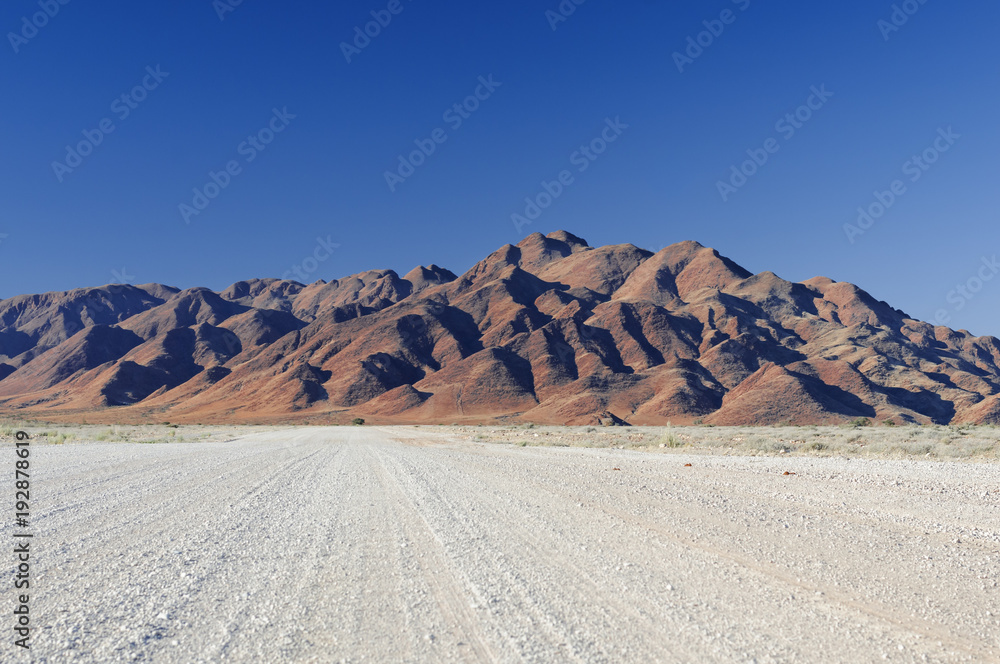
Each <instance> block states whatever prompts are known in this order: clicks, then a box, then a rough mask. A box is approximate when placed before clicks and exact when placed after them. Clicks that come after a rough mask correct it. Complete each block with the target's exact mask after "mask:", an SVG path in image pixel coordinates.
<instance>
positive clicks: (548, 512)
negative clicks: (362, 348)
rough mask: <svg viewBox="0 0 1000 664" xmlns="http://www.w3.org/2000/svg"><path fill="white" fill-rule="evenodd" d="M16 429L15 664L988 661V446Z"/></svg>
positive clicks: (808, 439)
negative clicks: (27, 539)
mask: <svg viewBox="0 0 1000 664" xmlns="http://www.w3.org/2000/svg"><path fill="white" fill-rule="evenodd" d="M8 424H9V426H8V427H7V428H5V429H4V430H3V431H2V433H3V434H4V437H5V438H7V437H9V435H10V434H11V433H13V432H14V431H15V430H18V429H22V428H23V429H24V430H26V431H29V433H30V434H31V435H32V439H31V441H32V446H31V450H32V456H31V459H32V466H31V467H32V531H33V534H34V538H33V541H32V547H33V549H32V551H33V556H34V558H33V567H32V575H33V576H32V591H33V597H32V624H33V626H34V627H35V632H34V634H33V637H32V642H33V643H32V649H31V652H30V656H29V655H28V654H26V653H18V652H14V648H13V646H12V644H11V643H10V641H8V642H7V643H5V644H4V645H3V652H4V656H3V659H4V661H29V660H30V661H36V662H108V661H151V662H178V663H180V662H184V663H192V662H223V661H255V662H341V661H343V662H427V661H442V662H493V661H496V662H522V661H526V662H563V661H565V662H692V661H699V662H759V663H762V662H792V661H796V662H804V661H808V662H870V661H895V662H923V661H932V662H985V661H1000V624H998V620H1000V616H998V613H1000V602H998V588H997V579H998V573H1000V509H998V507H1000V499H998V496H1000V489H998V487H1000V466H998V465H997V462H996V461H997V454H996V451H997V448H998V445H997V440H998V439H1000V431H998V430H997V429H994V428H993V427H988V426H977V427H972V426H963V427H958V426H938V427H935V426H923V427H918V426H896V427H886V426H872V427H867V426H860V424H861V423H859V425H858V426H839V427H835V426H828V427H757V428H750V427H742V428H737V427H708V426H701V427H547V426H531V425H519V426H394V427H374V426H338V427H283V426H267V427H264V426H242V427H241V426H227V425H219V426H201V427H199V426H187V425H181V426H174V425H156V426H144V427H143V426H114V425H112V426H106V425H104V426H94V425H91V426H68V425H43V424H40V423H37V422H10V423H8ZM10 449H11V448H10V447H8V452H7V453H5V456H9V457H10V460H11V462H12V461H13V456H12V455H11V454H10ZM12 534H13V530H12V525H10V524H9V523H8V521H7V520H4V522H3V524H2V525H0V537H3V538H5V539H6V540H8V541H9V538H10V536H11V535H12Z"/></svg>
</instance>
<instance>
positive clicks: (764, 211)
mask: <svg viewBox="0 0 1000 664" xmlns="http://www.w3.org/2000/svg"><path fill="white" fill-rule="evenodd" d="M230 2H231V0H217V1H216V2H214V3H213V2H212V1H211V0H197V1H194V2H188V3H133V2H104V3H86V2H82V1H80V0H70V1H69V2H68V3H67V4H65V5H63V4H59V2H58V0H41V3H39V1H38V0H33V1H32V0H9V1H8V2H5V3H4V5H3V8H2V10H0V28H2V31H3V33H4V35H5V39H4V43H3V44H2V45H0V85H2V89H3V90H4V92H5V94H4V95H3V96H2V99H0V110H2V115H0V117H2V122H3V133H4V156H5V158H4V159H3V160H2V161H0V177H2V179H0V181H2V183H3V185H2V187H0V205H2V207H0V209H2V214H0V297H10V296H13V295H17V294H21V293H34V292H43V291H48V290H63V289H68V288H72V287H78V286H84V285H100V284H104V283H109V282H112V281H117V280H127V281H131V282H133V283H143V282H150V281H156V282H161V283H167V284H171V285H175V286H179V287H189V286H196V285H204V286H209V287H212V288H216V289H218V288H223V287H225V286H227V285H228V284H230V283H232V282H234V281H237V280H240V279H246V278H251V277H265V276H282V275H283V274H289V272H290V271H291V270H293V268H297V269H298V270H299V273H300V274H302V275H303V276H305V277H307V279H306V280H307V281H312V280H315V279H320V278H322V279H332V278H337V277H340V276H344V275H347V274H351V273H354V272H358V271H361V270H364V269H369V268H376V267H385V268H393V269H395V270H397V271H399V272H400V273H403V272H406V271H408V270H409V269H410V268H412V267H413V266H414V265H416V264H418V263H424V264H426V263H431V262H434V263H438V264H440V265H443V266H446V267H449V268H451V269H452V270H454V271H456V272H461V271H464V270H465V269H467V268H468V267H469V266H470V265H471V264H472V263H473V262H474V261H475V260H477V259H479V258H481V257H482V256H484V255H486V254H487V253H489V252H490V251H492V250H494V249H495V248H497V247H499V246H500V245H502V244H504V243H506V242H517V241H518V240H519V239H520V238H521V237H522V236H524V235H527V234H528V233H530V232H533V231H541V232H543V233H547V232H550V231H553V230H557V229H566V230H569V231H571V232H573V233H576V234H577V235H580V236H582V237H584V238H586V239H587V240H588V241H589V242H590V243H591V244H592V245H595V246H596V245H600V244H608V243H620V242H632V243H634V244H636V245H639V246H642V247H646V248H649V249H653V250H656V249H659V248H661V247H663V246H666V245H668V244H671V243H673V242H677V241H681V240H686V239H695V240H698V241H700V242H701V243H703V244H706V245H709V246H713V247H716V248H717V249H719V251H721V252H722V253H723V254H725V255H728V256H729V257H731V258H733V259H734V260H736V261H737V262H739V263H741V264H742V265H744V266H745V267H747V268H748V269H750V270H752V271H755V272H758V271H763V270H771V271H773V272H775V273H777V274H778V275H780V276H782V277H784V278H786V279H790V280H796V281H797V280H803V279H807V278H810V277H812V276H815V275H817V274H823V275H826V276H829V277H831V278H834V279H837V280H844V281H851V282H854V283H857V284H858V285H860V286H861V287H863V288H865V289H866V290H868V291H869V292H871V293H872V294H873V295H875V296H876V297H877V298H879V299H884V300H887V301H888V302H890V303H891V304H893V305H894V306H896V307H899V308H901V309H903V310H905V311H906V312H907V313H909V314H910V315H912V316H914V317H918V318H921V319H932V318H934V317H935V316H936V315H938V314H941V315H942V319H941V320H942V322H943V321H944V320H947V322H948V324H949V326H951V327H956V328H967V329H969V330H971V331H972V332H974V333H976V334H994V335H1000V319H998V316H997V314H996V312H997V311H998V310H1000V308H998V305H1000V278H996V279H994V278H993V277H994V272H995V269H994V268H993V267H992V265H993V263H992V258H993V256H994V255H995V254H996V253H1000V242H998V241H997V236H998V234H997V231H996V228H997V222H998V221H1000V214H998V210H1000V205H998V203H1000V187H998V186H997V184H998V178H997V175H998V165H997V155H998V154H1000V125H998V123H997V121H996V118H997V117H1000V112H998V111H1000V108H998V106H1000V104H998V102H1000V95H998V92H997V85H996V81H997V75H998V73H1000V71H998V65H1000V57H998V56H1000V42H998V41H997V40H996V38H995V32H996V26H997V25H998V24H1000V6H998V5H996V4H995V3H994V4H987V3H977V4H976V5H975V6H972V5H969V4H964V3H962V4H961V5H960V6H956V4H958V3H952V4H949V3H945V2H942V1H941V0H927V1H926V2H925V3H923V4H921V3H920V2H919V1H918V0H910V2H908V3H898V4H897V7H899V11H898V12H896V16H895V19H896V24H898V25H896V24H893V23H892V22H891V21H892V19H893V14H894V7H893V3H892V2H884V3H883V2H872V1H871V0H868V1H865V2H862V1H861V0H846V1H844V2H839V3H765V2H762V1H761V0H739V1H738V2H733V1H731V0H712V1H710V2H697V3H695V2H687V3H676V2H662V1H656V0H634V1H626V2H619V3H612V2H608V1H606V0H587V1H586V2H583V3H582V4H580V5H576V4H575V3H573V2H572V1H571V0H570V1H569V2H565V3H563V5H562V6H563V8H564V9H567V8H569V7H573V8H574V11H573V12H572V14H569V12H568V11H566V12H565V13H566V14H569V15H568V16H563V15H559V14H554V13H553V12H558V11H559V8H560V3H559V2H558V1H557V0H551V1H549V2H544V1H542V2H537V3H535V2H520V3H464V2H451V1H445V2H437V3H430V2H426V1H423V0H398V4H395V3H390V2H389V1H388V0H386V1H382V0H378V1H373V2H345V3H292V4H287V3H277V2H266V1H265V0H244V1H243V2H242V3H240V4H239V5H237V6H231V5H230V4H229V3H230ZM901 5H906V6H905V7H903V6H901ZM46 8H47V9H48V11H49V13H50V14H53V15H52V16H44V15H38V13H39V12H43V11H44V10H45V9H46ZM904 9H909V10H910V11H911V12H912V13H911V14H907V13H906V12H905V11H904ZM229 10H231V11H229ZM391 10H395V11H397V13H395V14H394V13H392V11H391ZM914 10H915V11H914ZM372 12H376V18H381V19H382V20H383V22H387V23H388V24H387V25H385V26H384V27H383V26H379V29H378V31H377V32H378V34H377V36H375V37H372V38H370V40H369V41H368V43H367V44H366V43H365V42H364V41H363V40H359V41H358V42H357V44H358V45H361V46H363V48H358V46H355V47H354V50H350V49H348V50H349V51H350V52H349V53H348V55H349V56H350V60H351V61H350V62H348V61H347V60H348V57H347V56H346V55H345V52H344V48H343V46H342V43H351V42H353V41H354V40H355V37H356V30H355V29H356V28H361V30H362V31H363V30H364V27H365V24H366V23H369V22H370V21H373V20H375V19H374V18H373V16H372ZM724 12H728V13H724ZM220 14H221V18H220ZM556 16H558V20H557V19H556V18H554V17H556ZM904 17H905V19H906V20H905V22H903V18H904ZM387 18H391V21H386V19H387ZM562 19H565V20H562ZM33 20H34V23H36V24H41V27H37V29H33V28H36V26H32V25H31V23H32V21H33ZM25 21H27V24H26V23H25ZM880 21H885V22H886V23H882V24H881V27H880V23H879V22H880ZM706 22H708V23H707V25H706ZM28 26H30V27H28ZM553 26H555V29H553ZM886 26H891V27H892V29H890V28H888V27H886ZM897 27H898V29H895V28H897ZM369 29H370V30H371V32H373V33H374V32H376V30H375V28H374V26H369ZM711 31H714V32H715V33H717V34H711ZM700 33H704V34H700ZM12 35H13V36H12ZM689 38H691V39H692V40H694V42H695V43H697V42H698V40H699V39H700V40H701V42H702V44H703V45H704V46H702V47H699V48H701V51H700V52H699V51H698V48H696V47H691V51H690V53H689V54H688V55H689V56H695V57H690V58H689V60H687V61H683V62H681V65H682V68H683V71H680V70H679V67H678V64H677V58H676V57H675V55H674V54H675V53H677V52H681V53H684V52H685V51H686V50H687V49H688V47H689V46H690V42H689V41H688V40H689ZM150 71H153V72H158V73H157V74H156V75H155V76H154V75H153V74H150V73H149V72H150ZM481 77H482V80H485V81H487V82H490V85H489V86H484V84H483V83H481V82H480V80H481ZM491 77H492V78H491ZM144 84H145V87H144ZM824 86H825V88H824ZM814 88H815V89H817V90H825V93H826V92H828V93H830V94H832V96H829V97H828V98H826V99H825V100H823V101H822V102H820V100H819V98H818V97H815V96H813V95H814V92H813V91H812V90H813V89H814ZM477 93H478V94H479V99H476V98H475V96H476V94H477ZM825 93H824V96H825ZM123 95H125V99H124V100H123V99H122V96H123ZM470 97H471V99H470ZM116 100H117V101H116ZM810 102H811V103H812V105H813V107H814V108H813V109H808V106H806V108H805V109H803V108H802V106H803V105H804V104H808V103H810ZM455 104H459V105H460V108H461V109H462V110H461V111H455V110H454V106H455ZM462 104H466V106H465V108H462V107H461V105H462ZM469 109H474V110H469ZM449 110H450V114H449V115H448V116H447V117H446V115H445V114H446V112H449ZM126 111H127V112H128V114H127V115H125V112H126ZM276 111H277V113H276ZM789 113H791V114H793V119H794V114H795V113H799V117H800V120H795V123H796V125H797V126H795V127H793V128H794V133H792V134H791V135H789V134H790V133H791V132H790V130H789V126H790V123H788V121H787V120H786V121H785V124H783V125H781V124H779V122H781V121H782V120H783V118H785V117H786V114H789ZM292 116H294V117H292ZM456 118H457V119H456ZM801 118H807V119H806V120H804V121H802V120H801ZM459 120H460V123H459ZM609 121H610V122H611V123H612V124H615V123H617V127H618V129H617V130H615V131H611V130H608V131H605V128H607V127H609V124H608V122H609ZM102 123H103V124H102ZM102 126H103V127H104V128H108V127H111V128H112V129H113V131H111V132H110V133H105V132H104V131H102V129H101V128H102ZM277 128H280V131H277V132H276V133H272V132H273V131H274V130H275V129H277ZM84 132H87V133H86V134H84ZM602 133H604V134H605V137H610V136H613V138H614V141H613V142H609V143H602V141H603V138H601V137H602ZM943 136H950V138H949V139H947V140H945V139H944V138H941V139H940V140H939V137H943ZM434 137H436V138H437V139H438V140H437V141H435V139H434ZM251 138H252V139H253V140H250V139H251ZM769 139H770V140H771V142H770V143H768V141H769ZM98 141H99V142H98ZM266 141H270V142H267V143H266V145H265V144H264V143H265V142H266ZM417 141H419V142H420V144H421V145H423V146H424V148H425V151H427V152H430V151H431V149H430V148H431V147H433V151H432V153H431V154H430V155H429V156H425V155H416V158H414V159H412V160H411V158H410V155H411V153H412V152H413V151H414V150H417V149H418V144H417V143H416V142H417ZM81 142H83V143H84V145H83V146H82V152H87V153H88V154H86V155H85V156H80V157H79V158H75V157H73V156H72V155H70V154H68V153H67V146H70V147H73V148H74V149H75V148H76V147H79V145H80V143H81ZM254 142H256V143H257V145H258V146H259V147H260V148H261V149H258V148H257V147H255V146H254ZM95 143H96V145H95ZM765 145H769V146H770V147H771V148H772V149H775V146H776V151H774V152H773V153H771V152H768V151H767V150H765V149H764V146H765ZM587 146H591V148H593V149H603V151H601V153H600V154H594V152H590V153H589V154H590V155H591V156H590V157H587V156H582V155H583V154H584V153H583V152H581V147H587ZM944 147H947V150H946V151H945V150H942V149H941V148H944ZM748 150H749V151H750V153H748ZM925 151H927V154H926V156H927V157H928V158H933V159H934V163H933V164H926V163H925V164H923V166H919V165H915V164H914V163H913V162H912V161H911V159H912V158H913V157H914V156H917V157H918V158H920V159H923V155H924V153H925ZM762 152H763V155H766V157H767V160H766V162H764V163H763V164H762V165H759V166H758V165H755V164H749V165H746V166H745V168H746V171H747V172H753V174H752V175H751V176H750V177H747V178H746V181H745V183H742V184H741V186H739V187H738V188H737V187H733V190H727V191H726V194H725V196H724V195H723V193H720V185H719V183H720V181H730V186H732V181H731V180H730V178H731V176H732V168H733V167H736V168H737V169H739V168H740V167H741V166H743V165H744V162H746V161H747V160H748V159H750V158H751V156H752V155H756V156H757V157H758V159H762V156H763V155H762ZM401 155H402V156H403V158H404V159H405V160H406V161H408V162H411V163H410V166H412V165H413V162H417V163H419V165H416V166H414V167H413V169H412V173H411V171H410V170H409V168H408V167H407V166H403V167H402V170H400V156H401ZM251 156H252V157H253V159H252V160H250V158H251ZM421 156H422V157H423V158H422V159H421ZM54 163H55V164H57V165H54ZM58 164H61V165H58ZM584 164H585V165H586V169H585V170H581V169H582V167H583V165H584ZM227 166H229V167H230V168H231V169H232V172H231V173H226V169H227ZM70 167H72V170H69V169H70ZM387 171H389V172H395V174H396V177H394V178H390V179H391V180H393V182H392V186H390V183H389V182H387V178H386V172H387ZM754 171H755V172H754ZM212 173H214V174H215V181H216V182H218V183H223V184H225V186H224V187H219V186H218V185H217V184H216V183H215V182H213V178H212V176H211V174H212ZM400 173H403V174H405V177H403V175H400ZM917 173H919V176H920V177H919V179H915V180H913V179H911V178H914V176H915V174H917ZM560 174H562V175H563V177H564V178H566V179H565V180H564V182H566V183H568V184H565V186H563V185H559V186H556V185H553V184H551V183H552V182H559V178H560ZM896 181H898V183H896V185H895V186H896V187H897V192H902V193H899V194H898V195H896V194H892V196H893V197H894V200H892V201H891V204H888V205H886V206H884V207H885V210H884V213H883V214H882V216H881V217H879V218H878V219H873V223H871V224H869V226H868V227H867V228H861V227H860V226H857V220H858V217H859V213H858V208H859V207H863V208H865V209H873V210H875V211H876V212H877V211H878V207H877V205H881V204H882V203H879V201H878V197H876V195H875V192H892V189H893V186H894V185H893V183H894V182H896ZM543 182H546V183H550V184H549V190H550V191H551V192H555V193H557V194H558V195H557V196H555V197H554V200H552V201H551V204H549V205H548V206H547V207H545V209H539V210H538V212H540V214H539V215H538V216H537V218H536V219H533V220H530V221H531V223H521V224H520V226H519V227H518V224H515V221H514V220H512V215H514V214H518V215H521V217H522V218H523V220H524V221H528V219H527V217H526V216H525V212H526V208H528V203H526V201H525V198H526V197H527V198H530V199H534V200H535V201H538V202H541V203H547V202H548V200H547V199H546V196H545V195H544V194H545V191H546V190H545V187H544V186H543ZM736 182H742V181H741V180H740V179H739V177H738V176H737V179H736ZM206 186H207V187H208V190H207V191H206ZM559 187H561V190H560V189H559ZM196 188H197V189H198V190H199V191H200V192H202V195H205V194H216V195H215V196H213V197H212V198H211V199H208V198H207V197H206V198H205V199H200V198H198V196H197V195H196V194H195V192H194V190H195V189H196ZM540 194H542V196H541V199H540V201H539V195H540ZM880 197H881V198H882V201H883V202H888V201H889V198H888V194H881V193H880ZM724 198H725V200H724ZM196 204H198V205H201V206H202V207H204V209H201V210H196V207H197V205H196ZM876 204H877V205H876ZM182 205H186V206H188V208H187V210H188V213H187V214H185V212H184V210H185V208H181V207H180V206H182ZM872 206H875V207H874V208H873V207H872ZM192 210H193V211H196V212H197V214H192V213H191V211H192ZM528 211H529V212H533V211H532V210H530V209H529V210H528ZM845 224H855V226H856V228H857V229H858V230H861V231H863V232H862V233H853V234H852V235H851V239H853V240H854V242H853V243H852V242H851V241H849V237H848V233H846V232H845V228H844V226H845ZM331 244H336V245H338V246H337V247H336V248H335V249H333V250H332V251H331V250H329V249H328V248H324V247H328V246H329V245H331ZM327 255H329V257H328V258H326V259H325V260H319V261H317V260H315V259H314V257H315V256H320V257H324V256H327ZM984 259H986V261H985V262H984ZM987 277H988V278H987ZM970 280H971V283H970ZM959 285H961V286H962V289H961V290H959V289H958V288H957V287H958V286H959ZM970 288H971V289H973V290H969V289H970ZM963 291H964V292H963Z"/></svg>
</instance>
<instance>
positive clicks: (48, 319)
mask: <svg viewBox="0 0 1000 664" xmlns="http://www.w3.org/2000/svg"><path fill="white" fill-rule="evenodd" d="M998 365H1000V342H998V341H997V339H995V338H993V337H972V336H971V335H969V334H968V333H965V332H955V331H953V330H949V329H946V328H942V327H934V326H932V325H930V324H928V323H923V322H920V321H916V320H912V319H910V318H908V317H907V316H906V315H905V314H903V313H902V312H900V311H897V310H895V309H893V308H892V307H890V306H889V305H887V304H886V303H884V302H878V301H876V300H875V299H874V298H872V297H871V296H870V295H868V293H866V292H864V291H863V290H861V289H859V288H858V287H857V286H854V285H852V284H847V283H838V282H834V281H832V280H830V279H827V278H825V277H816V278H813V279H810V280H808V281H805V282H802V283H792V282H788V281H785V280H783V279H781V278H779V277H778V276H776V275H774V274H772V273H770V272H764V273H761V274H757V275H753V274H750V273H749V272H747V271H746V270H744V269H743V268H741V267H740V266H739V265H737V264H735V263H733V262H732V261H730V260H729V259H727V258H724V257H722V256H720V255H719V254H718V253H717V252H716V251H714V250H713V249H709V248H706V247H702V246H701V245H699V244H698V243H696V242H681V243H679V244H675V245H672V246H670V247H667V248H665V249H663V250H662V251H660V252H659V253H657V254H651V253H650V252H648V251H645V250H642V249H639V248H637V247H634V246H632V245H629V244H626V245H616V246H607V247H600V248H592V247H590V246H588V245H587V243H586V242H585V241H584V240H582V239H581V238H578V237H576V236H574V235H572V234H570V233H566V232H563V231H560V232H557V233H551V234H549V235H547V236H543V235H541V234H539V233H535V234H533V235H530V236H528V237H527V238H525V239H524V240H523V241H521V242H520V243H519V244H517V245H516V246H511V245H507V246H505V247H502V248H500V249H498V250H497V251H495V252H493V253H492V254H491V255H490V256H488V257H487V258H485V259H484V260H482V261H481V262H479V263H477V264H476V265H475V266H473V267H472V268H471V269H470V270H469V271H468V272H466V273H465V274H463V275H461V276H456V275H454V274H452V273H451V272H449V271H448V270H445V269H443V268H440V267H437V266H434V265H431V266H428V267H422V266H421V267H417V268H414V269H413V270H412V271H411V272H409V273H407V274H406V275H405V276H404V277H399V276H398V275H397V274H396V273H395V272H393V271H391V270H370V271H368V272H363V273H361V274H357V275H353V276H350V277H345V278H344V279H340V280H336V281H331V282H329V283H326V282H322V281H320V282H316V283H314V284H309V285H303V284H299V283H296V282H293V281H282V280H277V279H259V280H253V281H242V282H239V283H236V284H234V285H233V286H231V287H230V288H228V289H226V290H225V291H223V292H221V293H215V292H213V291H210V290H208V289H204V288H194V289H189V290H185V291H178V290H177V289H174V288H169V287H166V286H161V285H156V284H149V285H144V286H106V287H103V288H91V289H80V290H75V291H69V292H65V293H46V294H44V295H29V296H21V297H16V298H12V299H9V300H4V301H0V410H2V411H4V412H7V413H13V412H15V411H16V412H17V413H19V414H21V415H26V414H34V415H38V416H43V417H48V418H52V419H59V418H65V419H72V418H79V417H80V416H82V415H84V414H86V415H87V417H88V418H90V419H92V420H95V421H96V420H99V419H106V420H108V421H141V420H154V421H162V420H170V421H177V422H185V421H187V422H213V421H216V422H223V421H230V422H240V421H248V422H267V421H294V420H299V421H317V422H328V421H331V420H333V421H341V420H343V421H349V419H350V417H353V416H355V415H364V416H365V417H366V419H367V420H368V421H369V422H380V421H381V422H452V421H465V422H477V421H478V422H484V421H492V420H496V419H498V418H499V419H504V420H507V419H522V420H529V421H535V422H545V423H553V424H597V423H601V422H605V423H607V422H619V423H620V422H628V423H631V424H660V423H665V422H668V421H671V422H674V423H678V424H680V423H685V422H691V421H693V420H695V419H701V420H704V421H705V422H707V423H717V424H775V423H782V422H788V423H795V424H803V423H826V422H842V421H845V420H849V419H855V418H859V417H867V418H870V419H883V418H891V419H893V420H895V421H896V422H897V423H899V422H920V423H928V422H938V423H943V422H952V421H961V422H988V423H996V422H1000V406H998V403H1000V401H998V399H1000V366H998Z"/></svg>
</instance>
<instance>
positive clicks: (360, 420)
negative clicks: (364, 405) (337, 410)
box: [351, 417, 365, 427]
mask: <svg viewBox="0 0 1000 664" xmlns="http://www.w3.org/2000/svg"><path fill="white" fill-rule="evenodd" d="M364 423H365V418H363V417H355V418H354V419H353V420H351V424H353V425H354V426H356V427H360V426H364Z"/></svg>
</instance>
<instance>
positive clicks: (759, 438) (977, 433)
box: [455, 418, 1000, 460]
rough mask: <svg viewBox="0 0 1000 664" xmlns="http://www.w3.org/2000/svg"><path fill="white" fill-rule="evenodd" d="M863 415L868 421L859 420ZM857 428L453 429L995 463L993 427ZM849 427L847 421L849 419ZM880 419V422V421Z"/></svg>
mask: <svg viewBox="0 0 1000 664" xmlns="http://www.w3.org/2000/svg"><path fill="white" fill-rule="evenodd" d="M863 419H867V418H863ZM868 421H869V425H867V426H864V427H861V426H859V427H855V426H853V425H851V426H848V425H847V424H842V425H839V426H838V425H807V426H789V427H773V426H766V427H764V426H761V427H733V426H716V427H709V426H707V425H706V426H700V427H694V426H650V427H627V428H625V427H611V428H598V427H594V426H585V427H560V426H540V427H537V428H536V431H537V433H536V434H535V436H536V437H535V438H532V439H531V440H530V442H529V441H528V440H524V426H523V425H516V426H515V425H506V426H500V425H497V426H488V427H484V428H472V427H468V426H463V427H456V428H455V431H456V432H459V433H466V434H467V435H468V437H469V438H470V439H471V438H472V437H473V436H474V435H475V439H476V440H478V441H480V442H503V443H507V444H514V445H520V446H527V445H532V446H540V447H564V446H573V447H596V448H617V449H632V450H642V451H649V452H652V451H656V452H659V453H672V452H678V451H683V452H684V453H688V454H733V455H751V456H752V455H786V454H787V455H792V456H849V457H875V458H907V457H909V458H914V457H919V458H922V459H947V460H956V459H969V460H1000V428H997V427H984V426H980V427H975V428H968V427H963V428H962V430H961V432H959V431H958V428H957V427H950V426H943V425H923V426H916V425H913V424H907V425H900V424H895V425H894V426H874V425H872V424H871V422H872V421H871V420H868ZM852 424H853V423H852ZM879 424H881V421H880V422H879Z"/></svg>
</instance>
